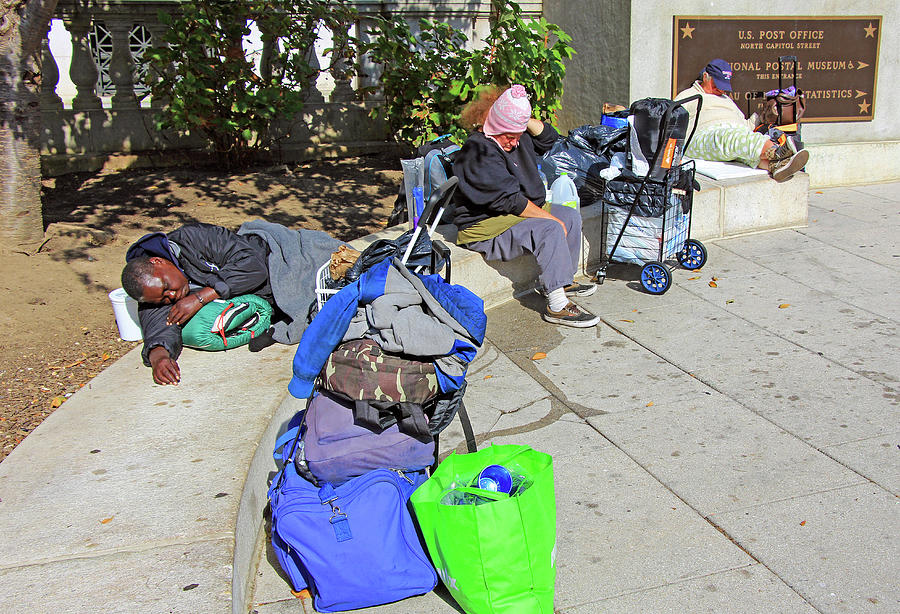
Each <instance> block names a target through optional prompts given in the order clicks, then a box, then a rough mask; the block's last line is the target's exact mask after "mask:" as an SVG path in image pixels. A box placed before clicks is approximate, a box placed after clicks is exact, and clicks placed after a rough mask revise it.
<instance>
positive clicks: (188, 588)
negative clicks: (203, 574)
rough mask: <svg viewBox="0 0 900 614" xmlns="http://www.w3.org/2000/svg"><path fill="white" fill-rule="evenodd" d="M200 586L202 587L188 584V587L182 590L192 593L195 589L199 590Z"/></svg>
mask: <svg viewBox="0 0 900 614" xmlns="http://www.w3.org/2000/svg"><path fill="white" fill-rule="evenodd" d="M198 586H200V585H199V584H188V585H187V586H185V587H184V588H183V589H181V590H183V591H192V590H194V589H195V588H197V587H198Z"/></svg>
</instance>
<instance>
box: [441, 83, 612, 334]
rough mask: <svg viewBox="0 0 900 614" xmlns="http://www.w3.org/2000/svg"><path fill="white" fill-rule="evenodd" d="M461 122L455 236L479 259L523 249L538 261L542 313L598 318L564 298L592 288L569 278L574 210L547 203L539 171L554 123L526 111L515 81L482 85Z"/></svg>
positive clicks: (577, 319)
mask: <svg viewBox="0 0 900 614" xmlns="http://www.w3.org/2000/svg"><path fill="white" fill-rule="evenodd" d="M460 123H461V124H462V125H463V127H465V128H467V129H469V130H474V131H473V132H472V133H471V135H470V136H469V138H468V139H467V140H466V142H465V144H464V145H463V146H462V148H461V149H460V150H459V151H458V152H456V154H455V157H454V159H453V174H454V175H455V176H456V177H458V178H459V188H458V189H457V190H456V194H455V195H454V199H455V204H456V210H455V214H454V215H455V217H454V220H453V222H454V224H455V225H456V227H457V228H458V229H459V235H458V237H457V241H456V242H457V243H458V244H459V245H461V246H463V247H466V248H468V249H471V250H474V251H477V252H479V253H481V254H482V255H483V256H484V257H485V259H486V260H503V261H506V260H512V259H513V258H516V257H518V256H521V255H522V254H524V253H525V252H530V253H531V254H533V255H534V258H535V260H537V264H538V268H539V269H540V273H539V276H538V280H539V282H540V286H541V287H540V288H539V290H540V291H542V292H543V293H544V294H545V295H546V297H547V307H546V309H545V310H544V311H543V313H542V314H541V317H542V318H543V319H544V320H546V321H547V322H551V323H553V324H562V325H565V326H574V327H577V328H588V327H591V326H595V325H597V323H599V322H600V318H598V317H597V316H595V315H593V314H591V313H589V312H587V311H585V310H584V309H582V308H580V307H578V306H577V305H575V303H573V302H571V301H570V300H569V297H575V296H589V295H591V294H593V293H594V291H595V290H596V289H597V287H596V286H594V285H593V284H580V283H575V281H574V276H575V272H576V271H577V270H578V262H579V257H580V255H581V213H580V212H579V211H578V210H577V209H572V208H570V207H566V206H562V205H552V206H551V205H550V203H547V202H546V194H547V191H546V188H545V187H544V183H543V181H542V180H541V177H540V175H539V173H538V168H537V163H538V160H537V156H538V155H540V154H543V153H544V152H546V151H548V150H549V149H550V147H551V146H552V145H553V143H554V142H555V141H556V139H557V138H558V136H559V135H558V134H557V132H556V130H554V129H553V127H552V126H550V124H547V123H545V122H542V121H540V120H538V119H535V118H533V117H532V116H531V104H530V103H529V102H528V94H527V93H526V91H525V88H524V87H523V86H521V85H513V86H512V87H510V88H507V89H502V88H489V89H486V90H483V91H482V92H481V93H480V95H479V96H478V97H477V98H476V99H475V100H473V101H472V102H470V103H469V104H468V105H466V107H465V108H464V109H463V111H462V114H461V116H460Z"/></svg>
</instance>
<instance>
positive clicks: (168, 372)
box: [149, 346, 181, 386]
mask: <svg viewBox="0 0 900 614" xmlns="http://www.w3.org/2000/svg"><path fill="white" fill-rule="evenodd" d="M149 358H150V366H151V367H153V381H154V382H156V383H157V384H159V385H160V386H166V385H168V384H172V385H173V386H177V385H178V382H180V381H181V369H179V368H178V363H177V362H175V360H174V359H172V357H171V356H169V351H168V350H167V349H166V348H164V347H162V346H157V347H155V348H153V349H152V350H150V355H149Z"/></svg>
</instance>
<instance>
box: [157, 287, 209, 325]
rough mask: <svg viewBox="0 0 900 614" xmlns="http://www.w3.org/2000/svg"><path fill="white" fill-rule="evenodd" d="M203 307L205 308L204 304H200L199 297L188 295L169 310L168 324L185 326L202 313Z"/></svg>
mask: <svg viewBox="0 0 900 614" xmlns="http://www.w3.org/2000/svg"><path fill="white" fill-rule="evenodd" d="M201 307H203V303H201V302H200V299H199V298H197V295H196V294H188V295H187V296H186V297H184V298H183V299H181V300H180V301H178V302H177V303H175V304H174V305H172V308H171V309H169V315H168V317H167V318H166V324H184V323H186V322H187V321H188V320H190V319H191V318H193V317H194V314H195V313H197V312H198V311H200V308H201Z"/></svg>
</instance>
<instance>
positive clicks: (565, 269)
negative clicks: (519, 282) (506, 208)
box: [465, 205, 581, 292]
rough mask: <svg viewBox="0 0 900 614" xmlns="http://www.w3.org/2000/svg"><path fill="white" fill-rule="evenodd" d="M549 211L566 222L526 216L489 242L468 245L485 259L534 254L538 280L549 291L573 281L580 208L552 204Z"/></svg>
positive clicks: (579, 247) (579, 252)
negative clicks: (564, 227)
mask: <svg viewBox="0 0 900 614" xmlns="http://www.w3.org/2000/svg"><path fill="white" fill-rule="evenodd" d="M550 213H552V214H553V215H554V216H556V217H557V218H559V220H560V221H561V222H562V223H563V224H565V225H566V232H567V233H568V234H565V235H564V234H563V229H562V227H561V226H560V225H559V224H558V223H557V222H556V221H555V220H546V219H542V218H528V219H525V220H523V221H521V222H519V223H518V224H516V225H515V226H513V227H512V228H510V229H509V230H506V231H505V232H503V233H501V234H499V235H497V236H496V237H494V238H493V239H488V240H487V241H474V242H472V243H467V244H466V245H465V247H467V248H468V249H471V250H474V251H476V252H479V253H481V254H483V255H484V258H485V260H503V261H506V260H512V259H513V258H518V257H519V256H521V255H522V254H524V253H526V252H528V253H530V254H534V259H535V260H537V264H538V268H539V269H540V273H539V274H538V281H539V282H540V284H541V285H542V286H543V287H544V290H545V291H547V292H550V291H551V290H556V289H557V288H563V287H565V286H568V285H569V284H571V283H572V282H573V281H574V279H575V271H577V270H578V260H579V257H580V255H581V211H579V210H577V209H572V208H571V207H564V206H562V205H552V206H551V208H550Z"/></svg>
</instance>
